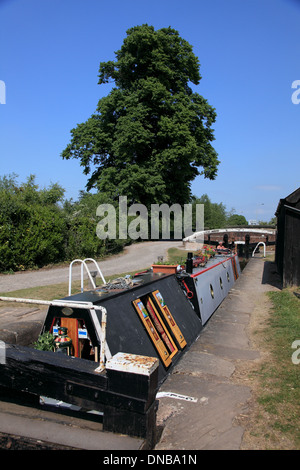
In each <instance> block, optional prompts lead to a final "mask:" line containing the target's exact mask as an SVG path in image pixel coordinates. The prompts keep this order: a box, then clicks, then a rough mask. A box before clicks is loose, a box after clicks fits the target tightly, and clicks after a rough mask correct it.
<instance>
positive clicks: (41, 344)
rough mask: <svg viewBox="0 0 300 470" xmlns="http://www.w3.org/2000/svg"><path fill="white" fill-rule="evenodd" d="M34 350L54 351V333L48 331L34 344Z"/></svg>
mask: <svg viewBox="0 0 300 470" xmlns="http://www.w3.org/2000/svg"><path fill="white" fill-rule="evenodd" d="M33 346H34V349H38V350H40V351H54V348H55V342H54V337H53V335H52V333H49V331H46V332H45V333H43V334H41V335H40V336H39V337H38V340H37V341H36V342H35V343H34V344H33Z"/></svg>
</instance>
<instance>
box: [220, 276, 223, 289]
mask: <svg viewBox="0 0 300 470" xmlns="http://www.w3.org/2000/svg"><path fill="white" fill-rule="evenodd" d="M220 287H221V289H223V282H222V279H221V278H220Z"/></svg>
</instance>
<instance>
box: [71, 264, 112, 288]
mask: <svg viewBox="0 0 300 470" xmlns="http://www.w3.org/2000/svg"><path fill="white" fill-rule="evenodd" d="M86 261H93V263H94V264H95V265H96V268H97V270H98V273H99V274H100V276H101V278H102V281H103V283H104V284H106V281H105V279H104V276H103V274H102V272H101V270H100V268H99V265H98V263H96V261H95V260H94V259H92V258H86V259H84V260H82V259H74V260H73V261H72V262H71V263H70V267H69V295H71V294H72V267H73V263H81V292H83V266H84V267H85V269H86V272H87V275H88V277H89V279H90V281H91V284H92V286H93V288H94V289H96V284H95V282H94V279H93V278H92V276H91V273H90V271H89V268H88V267H87V264H86Z"/></svg>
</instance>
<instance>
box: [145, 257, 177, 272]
mask: <svg viewBox="0 0 300 470" xmlns="http://www.w3.org/2000/svg"><path fill="white" fill-rule="evenodd" d="M181 264H182V263H181V260H178V261H177V260H176V261H166V260H163V259H159V261H157V262H156V263H153V264H152V266H151V267H152V271H153V273H165V274H175V273H176V272H177V268H178V266H179V265H181Z"/></svg>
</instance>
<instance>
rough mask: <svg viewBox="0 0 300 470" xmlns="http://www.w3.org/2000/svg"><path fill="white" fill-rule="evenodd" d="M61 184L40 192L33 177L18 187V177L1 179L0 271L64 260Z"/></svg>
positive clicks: (62, 192)
mask: <svg viewBox="0 0 300 470" xmlns="http://www.w3.org/2000/svg"><path fill="white" fill-rule="evenodd" d="M63 194H64V191H63V189H62V188H59V187H58V185H52V186H51V187H50V188H49V190H46V189H45V190H43V191H38V187H37V186H36V185H35V183H34V176H32V175H31V176H30V177H29V178H28V180H27V182H26V183H24V184H22V185H18V184H17V182H16V176H15V175H12V176H9V177H4V178H1V179H0V202H1V212H0V270H1V271H7V270H9V269H12V270H14V271H15V270H22V269H26V268H28V267H34V266H44V265H45V264H49V263H53V262H56V261H60V260H61V259H63V243H64V236H65V233H64V228H65V225H64V221H63V220H62V218H61V211H60V209H59V207H58V205H57V204H58V202H59V201H60V200H61V198H62V196H63Z"/></svg>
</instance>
